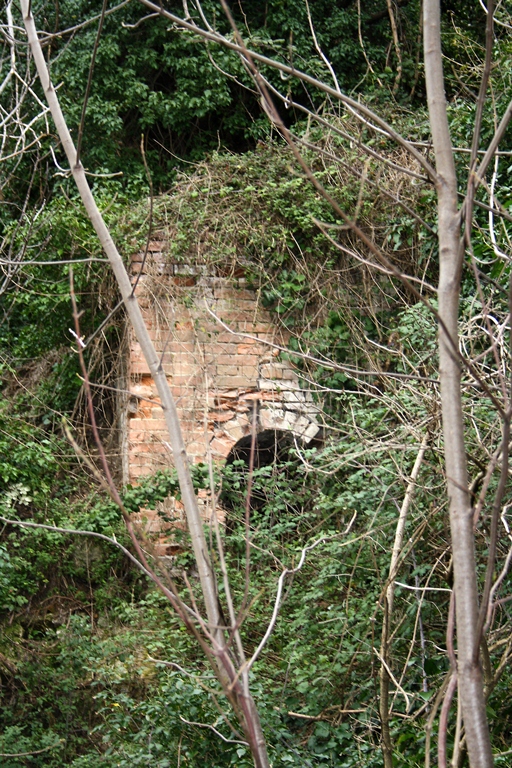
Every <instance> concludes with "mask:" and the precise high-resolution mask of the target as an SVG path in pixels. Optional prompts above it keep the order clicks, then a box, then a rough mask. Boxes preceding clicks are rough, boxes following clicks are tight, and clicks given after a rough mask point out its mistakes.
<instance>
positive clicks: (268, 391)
mask: <svg viewBox="0 0 512 768" xmlns="http://www.w3.org/2000/svg"><path fill="white" fill-rule="evenodd" d="M137 278H138V284H137V287H136V294H137V297H138V299H139V302H140V305H141V309H142V312H143V314H144V317H145V320H146V323H147V326H148V328H149V332H150V334H151V337H152V339H153V342H154V344H155V347H156V350H157V352H158V353H159V355H161V357H162V363H163V367H164V370H165V373H166V375H167V378H168V381H169V384H170V387H171V390H172V393H173V396H174V398H175V400H176V404H177V408H178V413H179V416H180V419H181V424H182V430H183V434H184V439H185V444H186V447H187V451H188V454H189V456H190V457H191V459H192V460H193V461H196V462H197V461H206V460H207V459H208V457H209V455H211V457H212V459H213V460H214V461H220V460H222V459H224V458H225V457H226V456H227V455H228V453H229V451H230V449H231V448H232V446H233V445H234V444H235V443H236V441H237V440H239V439H240V438H241V437H242V436H243V435H246V434H248V433H249V432H250V431H251V423H252V420H253V418H255V419H256V425H257V429H258V430H261V429H266V428H275V429H286V430H290V431H292V432H294V433H295V434H297V435H299V436H301V437H303V438H305V439H306V440H307V439H309V438H311V437H312V436H313V435H314V434H315V433H316V432H317V430H318V424H317V413H318V408H317V406H316V405H315V404H314V403H313V400H312V397H311V395H310V393H308V392H307V391H305V390H304V389H302V388H301V386H300V384H299V379H298V376H297V373H296V371H295V370H294V369H293V368H292V367H291V366H290V365H289V364H287V363H283V362H279V361H278V359H277V351H276V350H275V349H273V348H272V347H271V346H269V345H268V344H266V343H265V342H268V341H270V342H273V343H276V344H280V345H283V344H286V337H285V335H284V333H283V331H282V330H280V329H278V328H277V327H276V326H275V325H274V324H273V323H272V318H271V316H270V314H269V313H268V312H266V311H265V310H264V309H262V308H261V306H260V304H259V302H258V297H257V295H256V293H255V292H254V291H252V290H249V289H248V288H247V285H246V281H245V279H244V278H243V277H242V276H238V275H235V276H233V275H230V276H221V275H219V274H218V273H217V274H216V273H215V271H214V270H213V269H211V268H210V269H208V268H207V267H206V266H205V265H203V264H200V265H190V264H177V263H170V261H169V258H168V255H167V254H166V245H165V242H164V241H161V240H155V241H154V242H152V243H150V247H149V251H148V255H147V258H146V262H145V263H144V264H143V254H141V253H139V254H136V255H135V256H134V257H133V260H132V279H133V280H136V279H137ZM208 310H211V312H213V313H214V315H216V317H217V318H219V319H220V320H221V321H222V323H224V325H222V324H221V323H220V322H219V320H217V319H216V318H215V317H213V316H212V314H210V312H209V311H208ZM128 333H129V361H128V368H127V379H128V387H127V388H128V391H129V393H130V395H129V398H128V400H127V402H126V414H125V416H126V418H125V424H126V429H125V430H124V431H125V445H124V475H125V477H124V480H125V482H127V481H129V482H132V483H133V482H137V480H138V479H139V478H140V477H141V476H142V475H146V474H150V473H152V472H155V471H156V470H157V469H161V468H164V467H168V466H169V465H170V464H172V454H171V451H170V449H169V447H168V444H167V440H168V436H167V433H166V428H165V422H164V418H163V412H162V409H161V406H160V401H159V398H158V394H157V392H156V387H155V385H154V382H153V380H152V377H151V375H150V372H149V369H148V367H147V365H146V362H145V360H144V358H143V355H142V352H141V349H140V346H139V344H138V343H137V341H136V339H135V338H134V336H133V332H132V331H130V330H129V332H128ZM247 336H251V337H252V338H247ZM149 522H150V523H151V521H149ZM155 526H156V527H157V526H158V523H157V522H156V521H153V522H152V523H151V524H150V527H155Z"/></svg>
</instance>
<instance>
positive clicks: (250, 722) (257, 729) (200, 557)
mask: <svg viewBox="0 0 512 768" xmlns="http://www.w3.org/2000/svg"><path fill="white" fill-rule="evenodd" d="M20 5H21V11H22V14H23V21H24V24H25V29H26V32H27V37H28V41H29V44H30V47H31V50H32V55H33V57H34V61H35V64H36V67H37V72H38V75H39V79H40V81H41V85H42V87H43V90H44V93H45V96H46V99H47V101H48V105H49V107H50V111H51V113H52V117H53V120H54V122H55V126H56V128H57V132H58V134H59V138H60V140H61V142H62V145H63V147H64V151H65V153H66V156H67V159H68V162H69V166H70V168H71V172H72V174H73V178H74V180H75V183H76V185H77V187H78V191H79V192H80V196H81V198H82V201H83V203H84V206H85V209H86V211H87V214H88V216H89V219H90V221H91V224H92V225H93V227H94V230H95V231H96V234H97V235H98V238H99V240H100V242H101V245H102V247H103V249H104V251H105V253H106V255H107V258H108V260H109V262H110V265H111V267H112V269H113V271H114V274H115V277H116V280H117V283H118V286H119V290H120V293H121V296H122V298H123V301H124V305H125V308H126V312H127V314H128V317H129V319H130V322H131V323H132V326H133V329H134V331H135V334H136V337H137V340H138V342H139V344H140V346H141V349H142V352H143V354H144V357H145V360H146V362H147V364H148V367H149V370H150V371H151V375H152V376H153V379H154V381H155V384H156V387H157V390H158V394H159V396H160V399H161V403H162V409H163V411H164V417H165V421H166V425H167V429H168V431H169V438H170V444H171V448H172V452H173V461H174V465H175V467H176V470H177V473H178V479H179V484H180V489H181V494H182V500H183V504H184V507H185V512H186V516H187V523H188V528H189V531H190V537H191V540H192V547H193V551H194V555H195V559H196V563H197V568H198V572H199V579H200V583H201V590H202V595H203V599H204V603H205V608H206V614H207V617H208V627H207V629H208V635H209V637H210V638H211V640H212V644H213V651H214V655H215V657H216V659H217V665H218V671H219V677H220V680H221V683H222V685H223V687H224V690H225V691H226V693H227V695H228V697H229V699H230V700H231V701H232V702H234V703H235V707H236V713H237V716H238V717H239V720H240V724H241V726H242V728H243V730H244V733H245V736H246V738H247V741H248V742H249V746H250V749H251V752H252V755H253V759H254V764H255V766H256V768H268V766H269V760H268V755H267V750H266V743H265V738H264V736H263V731H262V728H261V723H260V719H259V714H258V711H257V708H256V705H255V703H254V700H253V698H252V696H251V694H250V693H249V691H248V689H247V686H242V685H241V683H240V681H239V680H238V675H237V673H236V671H235V669H234V666H233V664H232V661H231V656H230V651H229V648H228V646H227V645H226V638H225V635H224V630H223V628H222V626H221V617H220V611H219V602H218V598H217V584H216V578H215V574H214V572H213V569H212V566H211V561H210V555H209V552H208V548H207V546H206V539H205V535H204V530H203V523H202V520H201V516H200V513H199V507H198V504H197V499H196V495H195V492H194V487H193V484H192V477H191V474H190V469H189V465H188V459H187V454H186V450H185V443H184V441H183V435H182V432H181V427H180V423H179V419H178V414H177V410H176V405H175V402H174V399H173V396H172V393H171V391H170V388H169V385H168V382H167V377H166V374H165V371H164V369H163V367H162V364H161V361H160V360H159V357H158V355H157V353H156V350H155V348H154V345H153V342H152V341H151V338H150V336H149V333H148V330H147V328H146V325H145V322H144V318H143V317H142V313H141V311H140V307H139V304H138V301H137V299H136V297H135V295H134V293H133V289H132V285H131V282H130V278H129V275H128V273H127V271H126V268H125V266H124V263H123V260H122V258H121V256H120V254H119V252H118V250H117V248H116V246H115V244H114V241H113V240H112V237H111V235H110V232H109V231H108V228H107V226H106V224H105V222H104V221H103V218H102V216H101V213H100V211H99V209H98V206H97V205H96V201H95V200H94V197H93V194H92V192H91V189H90V187H89V183H88V181H87V178H86V175H85V171H84V168H83V166H82V163H81V162H80V160H78V162H77V152H76V149H75V146H74V144H73V140H72V138H71V134H70V132H69V129H68V127H67V124H66V120H65V118H64V115H63V113H62V110H61V108H60V104H59V100H58V98H57V94H56V91H55V88H54V87H53V84H52V81H51V78H50V74H49V71H48V68H47V66H46V62H45V59H44V56H43V52H42V49H41V45H40V43H39V39H38V36H37V29H36V26H35V21H34V17H33V14H32V11H31V7H30V5H31V4H30V0H21V3H20Z"/></svg>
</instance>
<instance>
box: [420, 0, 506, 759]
mask: <svg viewBox="0 0 512 768" xmlns="http://www.w3.org/2000/svg"><path fill="white" fill-rule="evenodd" d="M423 7H424V47H425V78H426V85H427V96H428V108H429V115H430V125H431V129H432V139H433V144H434V152H435V158H436V169H437V182H436V188H437V197H438V232H439V267H440V270H439V317H440V320H441V323H442V324H441V325H440V328H439V379H440V383H441V407H442V418H443V439H444V452H445V466H446V482H447V486H448V498H449V510H450V529H451V538H452V552H453V571H454V589H455V604H456V620H457V647H458V660H457V670H458V681H459V695H460V700H461V705H462V716H463V719H464V726H465V731H466V738H467V745H468V753H469V761H470V765H471V766H472V768H491V766H492V765H493V758H492V750H491V744H490V738H489V726H488V722H487V717H486V711H485V697H484V687H483V676H482V670H481V668H480V664H479V661H478V645H479V642H478V638H477V624H478V594H477V580H476V562H475V549H474V534H473V517H472V509H471V501H470V494H469V489H468V475H467V462H466V451H465V446H464V418H463V412H462V399H461V365H460V360H459V358H458V356H457V350H458V314H459V292H460V280H461V272H462V260H463V248H462V246H461V218H460V213H459V211H458V209H457V175H456V171H455V163H454V157H453V151H452V145H451V139H450V131H449V126H448V116H447V108H446V99H445V93H444V78H443V68H442V54H441V24H440V3H439V0H424V4H423Z"/></svg>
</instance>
